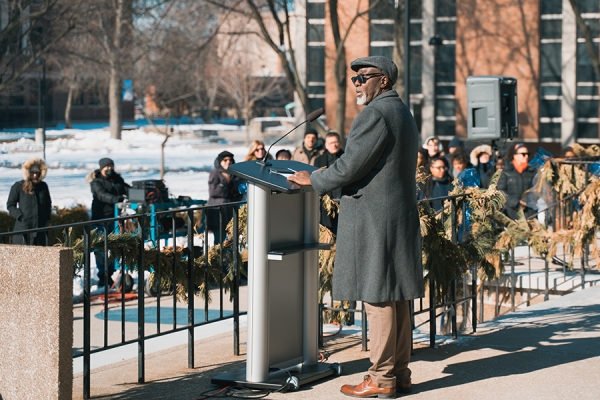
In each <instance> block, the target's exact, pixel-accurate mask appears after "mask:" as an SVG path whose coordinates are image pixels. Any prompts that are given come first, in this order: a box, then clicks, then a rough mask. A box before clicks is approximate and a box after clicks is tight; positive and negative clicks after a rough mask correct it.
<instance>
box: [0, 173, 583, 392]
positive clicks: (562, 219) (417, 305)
mask: <svg viewBox="0 0 600 400" xmlns="http://www.w3.org/2000/svg"><path fill="white" fill-rule="evenodd" d="M579 163H580V162H579ZM590 163H591V162H590ZM588 167H589V164H588ZM588 167H586V182H587V178H588ZM576 195H577V194H574V195H571V196H567V197H565V198H563V199H555V200H556V202H553V203H552V204H550V205H549V206H548V208H547V209H545V210H544V211H545V212H546V214H547V215H549V216H550V218H551V223H552V226H553V227H555V228H556V227H557V226H564V224H566V223H567V222H568V218H567V217H568V215H567V214H566V211H565V210H566V209H568V207H570V206H565V204H567V202H569V201H571V202H573V201H574V200H575V198H576ZM464 197H465V195H455V196H447V197H442V198H436V199H427V200H423V201H428V202H433V201H436V200H448V201H450V203H451V204H450V214H449V218H450V222H451V240H452V242H453V243H456V241H457V240H458V232H459V225H458V223H457V220H458V219H457V216H458V213H459V212H460V213H462V214H463V220H464V216H465V212H466V202H464V201H463V202H462V206H461V207H458V206H457V205H458V202H459V200H460V199H462V198H464ZM242 204H245V202H236V203H228V204H224V205H220V206H196V207H187V208H179V209H175V210H165V211H157V212H153V213H152V216H153V217H154V218H148V217H149V216H150V214H149V213H140V214H135V215H128V216H123V217H118V218H109V219H104V220H96V221H88V222H80V223H71V224H66V225H60V226H53V227H47V228H39V229H31V230H25V231H18V232H4V233H0V243H2V242H5V241H6V239H7V238H8V237H10V236H13V235H25V236H26V238H27V237H28V236H29V235H31V234H33V233H38V232H40V233H49V232H50V231H56V230H58V231H62V237H64V242H63V245H64V246H69V245H70V244H71V243H69V241H70V237H69V232H70V231H71V230H72V229H82V230H83V249H84V250H83V254H84V260H83V265H82V268H83V275H84V282H83V288H84V290H83V298H82V304H83V347H82V349H81V350H80V351H74V354H73V357H74V358H79V357H81V358H82V359H83V380H84V384H83V392H84V393H83V396H84V398H86V399H87V398H89V397H90V368H91V367H90V365H91V364H90V356H91V355H92V354H95V353H99V352H102V351H105V350H108V349H113V348H117V347H120V346H124V345H127V344H137V353H138V382H140V383H142V382H144V381H145V341H146V340H147V339H151V338H156V337H159V336H163V335H166V334H170V333H174V332H180V331H186V332H187V339H188V340H187V343H188V367H190V368H193V367H194V366H195V360H194V328H195V327H198V326H202V325H206V324H210V323H213V322H217V321H222V320H227V319H233V353H234V355H239V354H240V336H239V317H240V315H242V314H244V313H242V312H240V307H239V287H240V265H238V264H239V263H238V257H235V256H234V257H233V262H232V265H231V266H230V267H231V268H232V270H233V277H234V278H233V282H232V286H231V290H232V295H231V298H232V300H231V301H232V307H233V312H232V314H231V315H225V312H224V289H225V288H224V284H223V274H224V268H223V266H224V254H223V248H222V247H221V248H220V251H219V268H220V271H221V272H220V273H219V277H220V279H218V281H213V282H212V284H213V285H215V286H216V288H218V293H219V310H218V316H217V317H214V318H211V315H210V313H209V305H210V304H209V301H208V296H206V297H205V300H204V304H203V310H204V320H203V321H199V322H198V321H196V318H195V310H196V309H195V294H196V289H197V288H196V287H195V280H194V269H195V268H194V258H195V253H194V234H195V233H196V234H201V233H203V234H204V240H203V242H202V247H203V248H202V255H201V256H202V257H204V261H205V265H208V254H209V248H208V240H207V235H206V233H207V231H206V229H204V230H203V231H199V232H194V227H195V226H196V225H198V224H197V223H196V222H197V220H196V217H195V215H194V212H195V211H202V212H203V218H204V226H205V227H206V226H207V222H208V221H207V213H206V212H205V211H206V210H208V209H218V210H219V215H220V216H221V217H222V215H223V210H224V209H225V208H226V207H233V209H234V210H235V212H234V213H233V233H232V239H233V245H232V247H233V249H239V243H238V238H239V233H240V232H239V229H238V226H239V224H238V211H237V210H238V206H240V205H242ZM560 207H562V209H561V208H560ZM561 210H562V211H561ZM561 213H562V214H561ZM176 214H185V219H186V226H187V229H186V231H185V233H183V236H181V235H182V232H181V231H178V230H177V227H176V218H175V215H176ZM161 215H162V216H165V217H170V218H171V222H172V226H171V229H170V230H169V232H170V233H168V234H167V233H165V234H163V236H164V238H166V236H168V235H170V237H169V240H172V243H173V246H174V247H175V246H176V243H177V238H178V237H183V238H184V239H185V241H186V243H185V247H187V249H188V255H187V270H186V271H185V274H186V279H187V289H188V290H187V298H188V299H189V301H188V303H187V307H186V311H187V318H186V322H185V324H181V323H179V322H178V319H177V309H178V307H177V303H178V302H177V297H176V296H175V289H176V288H175V287H172V288H171V289H170V290H171V292H172V294H171V295H167V297H169V296H172V299H170V300H171V301H172V303H171V304H170V307H171V310H172V313H173V317H172V320H171V322H172V324H169V325H170V327H169V328H168V329H165V326H164V325H165V324H162V320H163V318H162V316H161V304H162V300H163V298H164V297H165V295H164V294H163V293H162V290H161V287H160V284H159V287H158V288H157V290H156V305H157V306H156V314H157V319H156V321H157V322H156V327H155V328H154V330H155V332H154V333H147V332H146V329H147V328H148V326H149V324H147V323H146V321H145V316H146V311H147V309H146V297H145V293H144V289H145V287H146V282H145V275H144V273H143V271H144V270H145V268H144V267H142V268H139V267H138V272H139V273H138V293H137V294H138V296H137V317H136V322H137V324H136V327H137V336H136V337H135V338H132V339H128V338H127V335H126V331H127V324H128V323H127V321H126V317H125V315H126V310H127V309H128V306H127V303H128V301H127V300H128V299H127V294H126V293H125V291H124V290H121V291H120V292H119V293H118V294H117V297H116V298H115V300H117V301H119V303H120V304H119V308H120V320H119V321H117V322H118V323H119V331H120V338H119V339H118V340H116V341H111V340H109V332H110V327H111V326H113V325H111V324H110V323H109V322H110V321H111V320H110V318H109V308H110V307H109V289H108V277H107V275H108V274H105V282H104V293H102V295H103V296H101V297H100V300H101V302H97V301H96V302H95V301H94V299H93V298H92V296H91V259H90V254H91V253H92V252H93V250H92V243H91V240H92V231H93V229H94V227H95V226H103V227H104V231H103V247H104V248H103V253H104V255H105V258H106V259H108V257H106V256H107V255H108V254H109V250H110V249H109V245H108V241H109V229H108V228H109V227H111V226H114V225H115V224H117V225H119V224H120V225H122V224H123V222H124V221H132V220H133V221H135V222H136V225H137V231H138V232H139V234H140V236H141V237H142V238H143V237H144V232H145V230H146V229H155V228H156V226H146V225H147V221H157V220H158V218H156V217H157V216H161ZM442 215H443V214H442ZM442 218H444V217H442ZM220 220H221V222H220V230H221V231H224V226H223V223H224V221H223V218H220ZM442 222H443V221H442ZM561 223H562V224H563V225H560V224H561ZM557 224H558V225H557ZM160 237H162V236H160V235H159V240H156V241H150V242H148V241H145V240H140V242H139V244H138V255H137V262H136V265H137V266H145V265H147V264H148V263H146V260H145V257H146V256H145V253H146V252H147V250H148V249H149V248H154V249H156V250H158V251H157V252H156V257H157V258H156V262H155V265H156V268H155V270H154V274H155V277H156V281H157V282H161V275H162V274H163V273H167V272H169V271H164V270H163V269H162V268H161V264H162V263H161V260H162V258H163V257H165V255H164V254H163V253H162V252H161V240H160ZM27 242H28V241H27ZM148 246H150V247H148ZM586 254H587V253H586ZM172 257H174V258H176V257H178V253H177V251H173V255H172ZM528 258H529V265H528V267H529V271H528V274H529V276H530V277H531V275H532V272H531V260H532V257H531V251H529V255H528ZM588 265H589V256H586V255H584V257H582V260H581V271H580V274H579V276H580V278H581V283H580V287H582V288H583V287H585V285H586V280H585V273H586V268H587V267H588ZM118 266H119V270H120V276H121V279H123V278H124V276H125V273H126V269H127V268H129V267H133V266H127V265H125V262H124V257H123V256H121V257H120V260H119V261H118ZM175 268H176V263H175V262H173V271H170V272H172V273H173V277H175V270H174V269H175ZM476 268H477V266H471V267H470V268H469V270H470V272H469V273H465V274H463V275H462V276H460V277H457V278H456V279H455V280H454V281H453V283H452V286H451V289H450V296H449V298H447V299H445V300H444V301H443V302H437V301H436V298H435V294H436V280H435V276H430V277H429V280H428V285H429V286H428V288H429V298H428V299H427V300H425V299H423V298H421V299H418V300H415V301H412V302H411V320H412V325H413V328H415V327H416V325H415V317H416V316H418V315H421V314H423V315H428V319H427V320H426V321H425V322H424V323H423V324H429V345H430V346H431V347H434V346H435V340H436V332H437V327H436V323H437V319H438V318H439V317H441V316H444V315H446V314H449V315H450V316H449V319H450V323H449V325H450V331H451V334H452V336H453V337H454V338H456V337H457V336H458V332H459V330H460V329H459V327H458V323H457V309H458V307H459V306H460V305H462V306H463V310H462V314H463V315H462V316H463V327H462V328H463V329H464V328H465V326H464V325H465V321H466V320H467V319H468V318H467V314H470V318H471V328H472V331H473V332H476V330H477V323H478V322H482V321H483V320H484V315H485V314H484V299H483V296H484V289H485V282H484V281H482V282H481V285H480V288H481V291H480V296H478V286H477V274H476V272H477V270H476ZM544 271H545V288H544V289H543V290H541V291H539V290H538V294H537V295H536V296H542V295H543V296H544V300H547V299H548V297H549V294H551V293H552V291H553V290H555V291H556V288H554V289H553V288H552V286H551V285H550V283H549V263H548V261H547V260H545V268H544ZM563 272H564V275H565V279H566V275H567V270H566V267H565V266H564V265H563ZM173 279H175V278H173ZM204 279H205V282H206V284H208V283H209V282H210V279H209V276H208V270H205V277H204ZM570 279H575V277H571V278H570ZM516 281H517V279H516V271H515V256H514V251H513V253H512V257H511V260H510V282H511V284H510V294H509V295H510V298H511V307H510V310H514V309H515V308H516V307H519V306H520V305H523V304H527V305H529V304H530V303H531V301H533V300H534V299H535V297H536V296H534V297H532V295H531V294H532V288H531V285H529V286H530V287H529V288H528V296H527V300H526V301H522V302H521V303H518V304H517V303H516V300H515V299H516V295H515V293H516V290H517V286H516ZM461 284H462V293H461V295H460V296H459V293H458V292H459V290H458V288H460V287H461ZM122 285H123V282H122ZM490 286H492V285H491V284H490V285H488V288H489V287H490ZM494 286H495V290H496V299H495V302H496V306H495V308H496V312H495V315H500V314H501V312H500V304H501V303H502V302H501V301H500V285H499V281H498V280H496V282H495V285H494ZM207 290H208V288H207ZM521 290H522V289H521ZM478 300H479V305H478V304H477V303H478ZM426 302H428V303H429V304H425V303H426ZM98 305H100V306H101V313H102V320H103V321H102V322H103V329H102V343H101V344H100V345H98V346H96V347H95V348H92V343H91V318H92V307H93V306H98ZM469 305H470V307H471V310H470V313H469V312H468V306H469ZM320 308H321V310H320V311H321V312H320V313H319V316H320V319H321V320H320V323H319V327H320V331H319V345H320V346H322V344H323V312H324V311H345V312H350V313H357V312H359V313H361V314H362V346H363V350H367V318H366V312H365V310H364V306H361V307H360V308H356V307H352V308H334V307H332V306H328V305H325V304H321V305H320ZM510 310H509V311H510ZM478 314H479V316H478Z"/></svg>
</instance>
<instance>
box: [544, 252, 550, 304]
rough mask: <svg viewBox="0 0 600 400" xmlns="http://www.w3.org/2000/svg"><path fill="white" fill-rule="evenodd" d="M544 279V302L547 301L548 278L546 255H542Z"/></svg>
mask: <svg viewBox="0 0 600 400" xmlns="http://www.w3.org/2000/svg"><path fill="white" fill-rule="evenodd" d="M544 277H545V281H546V290H545V291H544V301H548V297H549V293H548V287H549V276H548V255H547V254H544Z"/></svg>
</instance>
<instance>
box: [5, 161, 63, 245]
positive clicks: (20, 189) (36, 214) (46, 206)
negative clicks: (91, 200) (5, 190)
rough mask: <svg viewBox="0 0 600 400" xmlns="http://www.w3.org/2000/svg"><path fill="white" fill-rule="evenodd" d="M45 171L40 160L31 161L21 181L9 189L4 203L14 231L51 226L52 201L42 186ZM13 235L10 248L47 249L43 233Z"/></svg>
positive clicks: (24, 169)
mask: <svg viewBox="0 0 600 400" xmlns="http://www.w3.org/2000/svg"><path fill="white" fill-rule="evenodd" d="M47 171H48V167H47V166H46V163H45V162H44V160H42V159H41V158H30V159H29V160H27V161H26V162H25V163H23V166H22V172H23V180H22V181H19V182H16V183H15V184H14V185H13V186H12V187H11V188H10V193H9V195H8V201H7V202H6V208H7V209H8V211H9V212H10V215H12V216H13V218H15V219H16V222H15V227H14V230H15V231H22V230H26V229H35V228H44V227H47V226H48V225H49V224H50V214H51V212H52V200H51V199H50V191H49V190H48V185H47V184H46V182H44V181H43V180H44V178H45V177H46V172H47ZM28 239H29V240H26V238H25V235H14V236H13V244H29V245H38V246H47V245H48V234H47V233H46V232H38V233H32V234H29V235H28Z"/></svg>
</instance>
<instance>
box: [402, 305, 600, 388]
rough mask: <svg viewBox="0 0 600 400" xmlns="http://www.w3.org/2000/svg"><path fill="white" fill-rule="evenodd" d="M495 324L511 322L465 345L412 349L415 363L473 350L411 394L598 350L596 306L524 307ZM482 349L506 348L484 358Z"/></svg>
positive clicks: (579, 357) (523, 371) (585, 355)
mask: <svg viewBox="0 0 600 400" xmlns="http://www.w3.org/2000/svg"><path fill="white" fill-rule="evenodd" d="M494 323H495V324H499V325H500V326H502V325H507V324H513V323H514V325H513V326H510V327H508V328H505V329H501V330H498V331H495V332H492V333H488V334H484V335H481V336H476V337H474V338H473V340H470V341H468V343H467V344H466V345H465V346H456V345H448V346H444V347H443V348H440V349H430V348H426V349H420V350H416V351H415V356H413V360H412V361H413V362H415V361H419V360H420V361H425V362H432V363H435V362H440V361H443V360H445V359H450V358H452V357H454V356H456V355H458V354H461V353H466V352H471V353H472V357H471V358H472V359H471V360H469V361H465V362H457V363H451V364H448V365H446V367H445V368H444V369H443V371H442V372H443V374H448V375H446V376H443V377H440V378H438V379H435V380H431V381H427V382H423V383H421V384H419V385H413V393H423V392H427V391H430V390H435V389H440V388H447V387H450V386H459V385H463V384H467V383H471V382H475V381H481V380H485V379H490V378H496V377H502V376H510V375H515V376H517V375H522V374H527V373H530V372H533V371H538V370H542V369H545V368H550V367H554V366H557V365H563V364H567V363H571V362H574V361H579V360H584V359H588V358H593V357H597V356H599V355H600V305H590V306H579V307H569V308H567V309H563V308H550V309H547V310H544V311H537V312H535V313H528V312H527V311H523V312H519V313H518V314H512V315H509V316H506V317H505V318H501V319H500V320H499V321H494ZM481 349H494V350H499V351H503V352H505V353H504V354H501V355H497V356H493V357H486V358H482V356H485V354H486V353H483V352H480V351H479V354H477V353H478V350H481ZM564 383H565V384H568V382H564Z"/></svg>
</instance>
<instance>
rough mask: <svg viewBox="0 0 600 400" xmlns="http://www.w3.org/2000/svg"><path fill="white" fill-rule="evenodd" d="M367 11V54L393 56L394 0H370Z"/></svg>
mask: <svg viewBox="0 0 600 400" xmlns="http://www.w3.org/2000/svg"><path fill="white" fill-rule="evenodd" d="M369 4H370V5H371V6H372V7H373V8H372V9H371V11H370V12H369V54H370V55H372V56H384V57H388V58H392V59H393V58H394V22H395V21H394V15H395V14H396V12H397V10H396V8H395V3H394V1H389V0H381V1H376V0H371V1H370V3H369Z"/></svg>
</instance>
